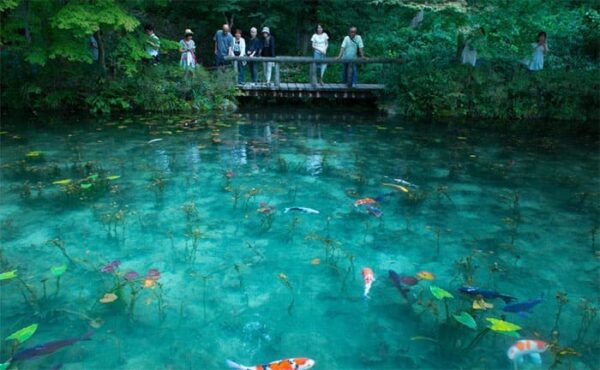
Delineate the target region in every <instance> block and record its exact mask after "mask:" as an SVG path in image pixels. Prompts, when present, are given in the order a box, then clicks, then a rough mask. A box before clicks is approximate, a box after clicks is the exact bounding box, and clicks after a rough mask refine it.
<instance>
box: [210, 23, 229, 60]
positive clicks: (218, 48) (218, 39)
mask: <svg viewBox="0 0 600 370" xmlns="http://www.w3.org/2000/svg"><path fill="white" fill-rule="evenodd" d="M213 40H214V42H215V55H216V58H215V66H217V67H218V66H222V65H224V64H225V57H226V56H228V55H229V56H231V55H233V51H232V49H233V36H231V32H229V25H228V24H224V25H223V29H221V30H218V31H217V33H215V37H213Z"/></svg>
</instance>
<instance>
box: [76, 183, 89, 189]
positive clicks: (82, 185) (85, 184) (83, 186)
mask: <svg viewBox="0 0 600 370" xmlns="http://www.w3.org/2000/svg"><path fill="white" fill-rule="evenodd" d="M79 186H81V188H82V189H89V188H91V187H92V184H90V183H89V182H82V183H81V184H80V185H79Z"/></svg>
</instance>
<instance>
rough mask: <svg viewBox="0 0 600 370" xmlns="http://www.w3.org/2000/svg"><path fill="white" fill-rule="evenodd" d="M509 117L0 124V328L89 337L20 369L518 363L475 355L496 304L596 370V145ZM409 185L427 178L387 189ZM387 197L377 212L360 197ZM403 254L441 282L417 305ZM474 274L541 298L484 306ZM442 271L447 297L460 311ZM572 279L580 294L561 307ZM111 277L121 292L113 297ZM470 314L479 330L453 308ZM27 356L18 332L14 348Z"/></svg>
mask: <svg viewBox="0 0 600 370" xmlns="http://www.w3.org/2000/svg"><path fill="white" fill-rule="evenodd" d="M498 126H501V125H493V124H488V125H486V127H485V128H480V129H476V128H473V127H468V126H465V125H464V124H462V123H458V122H456V123H453V122H450V123H443V124H432V123H423V122H420V123H416V122H410V121H407V120H404V119H400V118H386V117H381V116H377V115H364V114H337V113H335V112H322V113H308V112H301V113H298V114H293V113H289V112H268V113H262V114H257V113H246V114H239V115H235V116H230V117H225V118H223V117H216V116H210V117H187V116H180V117H179V116H178V117H174V116H169V115H164V116H140V117H138V116H130V117H122V118H118V119H112V120H107V119H82V120H76V119H64V118H62V119H60V118H55V119H43V120H42V119H36V120H24V119H3V127H2V135H1V136H0V138H1V139H0V140H1V144H2V145H1V148H0V162H1V172H0V173H1V176H2V177H1V185H2V187H1V192H0V195H1V197H0V204H1V208H0V222H1V227H2V229H1V230H2V232H1V242H2V244H1V257H2V259H1V261H0V267H1V269H0V272H4V271H9V270H13V269H17V274H18V277H19V278H20V279H21V280H17V279H16V278H14V279H9V280H6V281H3V282H2V283H0V289H1V290H0V293H1V297H2V298H1V300H0V304H1V306H0V309H1V310H0V319H1V327H0V334H1V335H2V337H3V338H4V337H6V336H8V335H9V334H11V333H12V332H14V331H16V330H18V329H20V328H22V327H25V326H27V325H30V324H33V323H38V324H39V328H38V330H37V332H36V333H35V334H34V335H33V336H32V337H31V339H29V340H28V341H26V342H25V343H24V344H23V345H21V346H20V348H21V349H22V348H26V347H30V346H34V345H37V344H41V343H44V342H47V341H51V340H56V339H64V338H68V337H76V336H79V335H82V334H84V333H86V332H87V331H89V330H90V329H92V330H94V331H95V332H94V335H93V337H92V340H91V341H85V342H79V343H76V344H74V345H72V346H70V347H67V348H65V349H63V350H61V351H58V352H56V353H54V354H52V355H49V356H44V357H40V358H38V359H32V360H29V361H23V362H18V363H16V365H17V366H18V368H19V369H49V368H52V367H53V366H58V365H61V364H62V365H63V369H108V368H110V369H164V368H167V369H222V368H224V367H225V366H224V360H225V359H227V358H230V359H233V360H236V361H238V362H240V363H243V364H246V365H255V364H261V363H267V362H269V361H273V360H276V359H281V358H286V357H299V356H307V357H310V358H313V359H315V360H316V361H317V366H316V368H318V369H405V368H406V369H424V368H444V369H445V368H455V369H459V368H480V369H495V368H502V369H509V368H512V364H511V363H510V362H509V360H508V359H507V357H506V351H507V349H508V347H509V346H510V345H511V344H513V343H514V341H515V340H516V339H515V338H513V337H510V336H506V335H502V334H495V333H486V334H485V335H484V336H483V337H482V339H481V341H480V342H477V343H474V344H475V345H474V346H473V348H470V349H468V350H466V347H468V345H469V343H470V342H471V341H473V339H474V338H475V336H476V335H477V333H480V332H481V330H482V329H484V328H485V327H487V326H488V325H489V322H488V321H486V320H485V318H502V317H504V318H505V320H506V321H509V322H511V323H515V324H517V325H519V326H521V327H522V329H521V330H520V331H519V333H520V335H521V337H522V338H539V339H541V340H545V341H547V342H554V343H556V344H557V345H558V346H561V347H571V348H573V349H574V350H575V351H577V352H578V353H579V354H580V356H565V357H563V363H562V364H560V365H558V368H568V366H570V365H572V366H573V368H577V369H593V368H596V367H597V365H598V360H599V359H598V357H597V354H598V353H599V351H600V346H599V344H598V341H597V338H598V336H599V335H600V328H599V326H598V321H597V320H596V319H595V316H594V315H595V309H596V307H597V306H598V288H599V286H598V284H599V280H598V272H599V267H600V266H599V262H600V261H599V259H598V256H599V254H598V250H599V248H600V247H598V241H597V239H598V225H599V211H600V194H599V191H598V189H599V186H600V181H599V178H598V173H599V163H600V161H599V160H600V158H599V157H600V156H599V153H598V142H597V141H594V140H590V139H589V138H575V137H573V136H567V135H562V134H560V135H557V134H546V133H545V131H544V130H542V129H540V130H535V129H531V127H527V129H523V130H522V129H519V128H516V129H515V128H512V129H511V128H507V127H498ZM158 139H160V140H158ZM151 140H154V141H152V142H150V141H151ZM149 142H150V143H149ZM36 151H37V152H40V153H36ZM394 179H402V180H404V181H407V182H409V183H410V184H413V185H414V186H412V185H406V184H405V185H403V186H404V187H405V189H404V190H407V191H408V192H405V191H404V190H403V189H401V188H398V187H396V188H393V187H389V186H384V185H382V184H384V183H385V184H388V183H392V184H397V185H402V184H401V183H398V182H395V181H394ZM60 180H71V182H70V183H68V184H65V183H66V182H68V181H63V185H61V184H60V183H59V184H53V182H56V181H60ZM386 194H388V195H386ZM378 196H381V198H379V200H380V202H378V203H376V204H373V206H375V207H376V208H377V209H378V210H380V211H381V212H383V214H382V215H381V217H375V216H374V215H372V214H369V212H367V209H366V207H364V206H360V207H355V206H354V205H353V204H354V202H355V201H356V200H357V199H360V198H366V197H370V198H376V197H378ZM292 206H303V207H310V208H313V209H316V210H318V211H319V214H304V213H299V212H294V211H291V212H288V213H284V209H285V208H286V207H292ZM115 260H118V261H120V265H119V266H118V267H117V268H115V269H114V271H113V272H110V270H111V269H110V268H105V269H104V270H105V271H106V270H108V271H106V272H102V269H103V267H106V265H107V264H109V263H110V262H111V261H115ZM63 264H64V265H66V266H67V270H66V272H64V274H62V275H61V276H60V281H59V285H57V278H56V277H55V276H54V275H53V274H52V272H51V268H52V267H57V266H61V265H63ZM363 267H370V268H371V269H372V270H373V271H374V273H375V275H376V281H375V283H374V284H373V288H372V290H371V293H370V299H364V298H363V297H362V293H363V282H362V276H361V269H362V268H363ZM150 269H156V270H157V271H158V272H159V274H160V278H159V279H158V280H156V279H155V278H154V279H150V280H151V281H145V279H144V277H145V276H146V274H147V272H148V270H150ZM388 270H394V271H396V272H397V273H398V274H400V275H409V276H414V275H415V274H416V273H417V272H419V271H429V272H431V273H433V274H434V275H435V280H434V281H427V280H421V281H419V283H417V285H415V286H413V287H412V288H411V289H410V292H409V295H408V300H407V299H405V298H404V297H402V295H401V294H400V292H399V291H398V290H396V288H395V287H394V286H393V284H392V282H391V281H390V280H389V279H388ZM131 271H135V272H137V273H138V275H139V277H138V278H134V279H133V280H132V281H131V282H128V281H127V280H125V278H124V276H125V274H126V273H127V272H131ZM128 276H130V277H131V276H133V275H128ZM144 284H146V287H143V286H144ZM467 284H468V285H475V286H479V287H482V288H487V289H490V290H498V291H500V292H502V293H505V294H509V295H511V296H515V297H517V298H518V300H519V301H523V300H527V299H530V298H538V297H543V301H542V303H541V304H540V305H538V306H536V307H535V308H534V309H533V312H532V313H531V314H529V315H526V316H520V315H517V314H514V313H506V312H503V311H502V307H503V305H504V304H503V302H502V301H501V300H493V299H490V300H488V302H489V303H492V304H493V305H494V308H493V309H490V310H487V311H480V310H473V309H472V303H473V298H472V297H467V296H464V295H461V294H460V293H459V292H458V291H457V289H458V288H460V287H461V286H463V285H467ZM432 285H433V286H438V287H441V288H443V289H445V290H447V291H448V292H450V293H452V294H453V296H454V298H453V299H448V301H447V303H448V308H449V314H450V316H449V317H447V316H446V312H445V307H444V304H443V302H442V301H438V300H436V299H435V298H434V297H433V296H432V294H431V292H430V286H432ZM57 286H58V289H57ZM44 287H45V288H44ZM132 292H134V294H135V295H134V296H133V297H132V294H131V293H132ZM557 292H562V293H565V294H566V295H567V299H568V303H566V305H565V306H564V307H563V308H562V311H561V314H560V316H559V319H558V322H556V323H555V321H556V314H557V311H558V309H559V303H558V301H557V298H556V294H557ZM106 293H114V294H116V295H117V297H118V299H117V300H115V301H114V302H112V303H100V302H99V300H100V299H101V298H102V297H103V296H104V295H105V294H106ZM132 300H134V301H135V304H133V305H132V303H131V302H132ZM463 311H465V312H468V313H470V314H471V315H472V316H473V317H475V319H476V322H477V329H476V330H472V329H470V328H467V327H466V326H463V325H461V324H459V323H458V322H457V321H455V320H454V319H453V317H452V314H458V313H460V312H463ZM586 320H587V321H586ZM553 331H554V332H555V335H552V332H553ZM555 348H558V347H555ZM12 350H13V349H12V345H11V342H10V341H6V342H3V343H2V350H1V354H0V361H6V360H7V359H8V358H9V357H10V356H11V353H12ZM542 358H543V368H548V367H549V366H550V365H551V364H552V363H553V361H554V358H555V356H554V355H553V353H551V351H548V352H547V353H545V354H543V356H542ZM528 367H532V366H531V365H527V364H525V365H524V366H521V367H519V368H528ZM532 368H533V367H532Z"/></svg>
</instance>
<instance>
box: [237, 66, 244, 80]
mask: <svg viewBox="0 0 600 370" xmlns="http://www.w3.org/2000/svg"><path fill="white" fill-rule="evenodd" d="M237 74H238V75H237V77H238V83H239V84H243V83H244V64H242V62H240V61H239V60H238V61H237Z"/></svg>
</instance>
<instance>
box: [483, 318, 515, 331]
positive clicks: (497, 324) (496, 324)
mask: <svg viewBox="0 0 600 370" xmlns="http://www.w3.org/2000/svg"><path fill="white" fill-rule="evenodd" d="M486 320H487V321H489V322H490V323H491V324H492V325H490V327H489V328H490V329H492V330H493V331H499V332H515V331H517V330H521V327H520V326H519V325H517V324H513V323H511V322H508V321H504V320H499V319H494V318H493V317H488V318H486Z"/></svg>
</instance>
